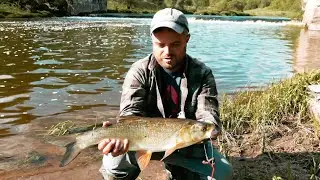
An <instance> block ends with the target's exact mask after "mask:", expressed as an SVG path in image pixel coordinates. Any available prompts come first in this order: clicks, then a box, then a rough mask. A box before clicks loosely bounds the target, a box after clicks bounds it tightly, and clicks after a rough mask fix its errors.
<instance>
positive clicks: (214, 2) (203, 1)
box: [0, 0, 303, 20]
mask: <svg viewBox="0 0 320 180" xmlns="http://www.w3.org/2000/svg"><path fill="white" fill-rule="evenodd" d="M33 1H35V0H19V1H13V0H4V1H2V2H1V3H0V18H35V17H52V16H68V13H67V12H66V10H65V9H66V8H65V6H66V5H64V8H63V7H62V5H60V4H57V3H58V2H55V1H52V2H50V3H48V2H49V1H48V2H47V3H46V0H42V1H40V2H42V4H40V3H39V1H37V3H38V4H36V5H35V2H33ZM106 7H107V9H106V11H105V12H107V13H115V14H117V13H127V14H154V13H155V12H156V11H157V10H159V9H161V8H165V7H174V8H177V9H180V10H181V11H183V12H184V13H186V14H195V15H219V16H220V15H221V16H277V17H287V18H291V19H294V20H301V19H302V15H303V12H302V8H301V7H302V4H301V1H300V0H293V1H292V0H198V1H195V0H156V1H152V0H146V1H139V0H108V1H107V6H106ZM81 15H89V14H79V16H81Z"/></svg>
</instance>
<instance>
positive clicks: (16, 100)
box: [0, 17, 300, 136]
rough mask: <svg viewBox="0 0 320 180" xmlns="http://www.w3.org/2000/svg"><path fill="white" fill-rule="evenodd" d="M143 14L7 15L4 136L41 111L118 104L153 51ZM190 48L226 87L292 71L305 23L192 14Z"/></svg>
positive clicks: (0, 130) (0, 108)
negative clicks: (130, 76) (130, 77)
mask: <svg viewBox="0 0 320 180" xmlns="http://www.w3.org/2000/svg"><path fill="white" fill-rule="evenodd" d="M150 21H151V19H144V18H140V19H136V18H124V19H121V18H74V17H72V18H51V19H41V20H34V21H0V33H1V36H0V42H1V44H0V54H1V56H0V64H1V73H0V82H1V83H0V114H1V117H0V136H7V135H11V134H15V133H17V132H16V131H15V130H14V128H13V127H14V125H16V124H22V123H28V122H30V121H31V120H32V119H34V118H35V117H39V116H49V115H55V114H59V113H65V112H71V111H74V110H78V109H85V108H90V107H93V106H106V105H110V106H118V105H119V95H120V91H121V85H122V82H123V78H124V76H125V74H126V72H127V70H128V68H129V67H130V65H131V64H132V63H133V62H135V61H136V60H137V59H140V58H143V57H145V56H146V55H147V54H148V53H150V52H151V50H152V48H151V40H150V34H149V23H150ZM189 22H190V29H191V40H190V43H189V46H188V52H189V54H190V55H192V56H194V57H198V58H199V59H200V60H201V61H203V62H205V63H206V64H207V65H209V66H210V67H211V68H212V69H213V71H214V74H215V76H216V80H217V84H218V89H219V91H220V93H224V92H233V91H235V90H237V89H241V88H243V87H246V86H250V87H252V86H259V85H264V84H266V83H268V82H270V81H272V80H274V79H280V78H284V77H286V76H289V75H291V74H292V72H293V70H292V66H291V64H292V59H293V56H292V52H293V47H294V45H293V44H294V42H295V40H296V38H297V34H299V31H300V28H299V27H293V26H292V27H288V26H286V24H284V23H272V22H268V23H267V22H241V23H235V22H221V21H214V20H197V19H193V18H190V19H189Z"/></svg>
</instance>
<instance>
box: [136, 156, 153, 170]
mask: <svg viewBox="0 0 320 180" xmlns="http://www.w3.org/2000/svg"><path fill="white" fill-rule="evenodd" d="M151 155H152V152H151V151H137V152H136V159H137V162H138V164H139V167H140V169H141V171H143V170H144V169H145V168H146V167H147V165H148V164H149V162H150V159H151Z"/></svg>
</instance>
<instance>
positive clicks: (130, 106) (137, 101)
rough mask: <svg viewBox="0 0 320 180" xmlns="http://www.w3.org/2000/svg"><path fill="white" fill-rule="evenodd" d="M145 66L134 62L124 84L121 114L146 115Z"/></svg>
mask: <svg viewBox="0 0 320 180" xmlns="http://www.w3.org/2000/svg"><path fill="white" fill-rule="evenodd" d="M145 72H146V71H143V67H142V65H141V64H139V63H134V64H133V65H132V66H131V68H130V69H129V71H128V73H127V75H126V77H125V80H124V82H123V85H122V94H121V101H120V114H119V115H120V116H130V115H134V116H145V115H146V112H145V109H146V107H145V106H146V94H147V93H146V89H147V88H146V83H147V80H146V76H145Z"/></svg>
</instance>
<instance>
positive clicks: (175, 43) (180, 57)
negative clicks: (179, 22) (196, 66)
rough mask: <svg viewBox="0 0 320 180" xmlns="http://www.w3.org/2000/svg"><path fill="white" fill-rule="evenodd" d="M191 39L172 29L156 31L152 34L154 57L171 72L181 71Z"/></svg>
mask: <svg viewBox="0 0 320 180" xmlns="http://www.w3.org/2000/svg"><path fill="white" fill-rule="evenodd" d="M189 38H190V36H189V35H187V34H184V33H182V34H179V33H177V32H175V31H173V30H172V29H170V28H160V29H157V30H155V31H154V32H153V33H152V46H153V55H154V56H155V58H156V60H157V62H158V63H159V64H160V66H161V67H163V68H165V69H168V70H169V71H171V72H176V71H179V70H181V68H182V67H183V66H184V57H185V55H186V48H187V43H188V41H189Z"/></svg>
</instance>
